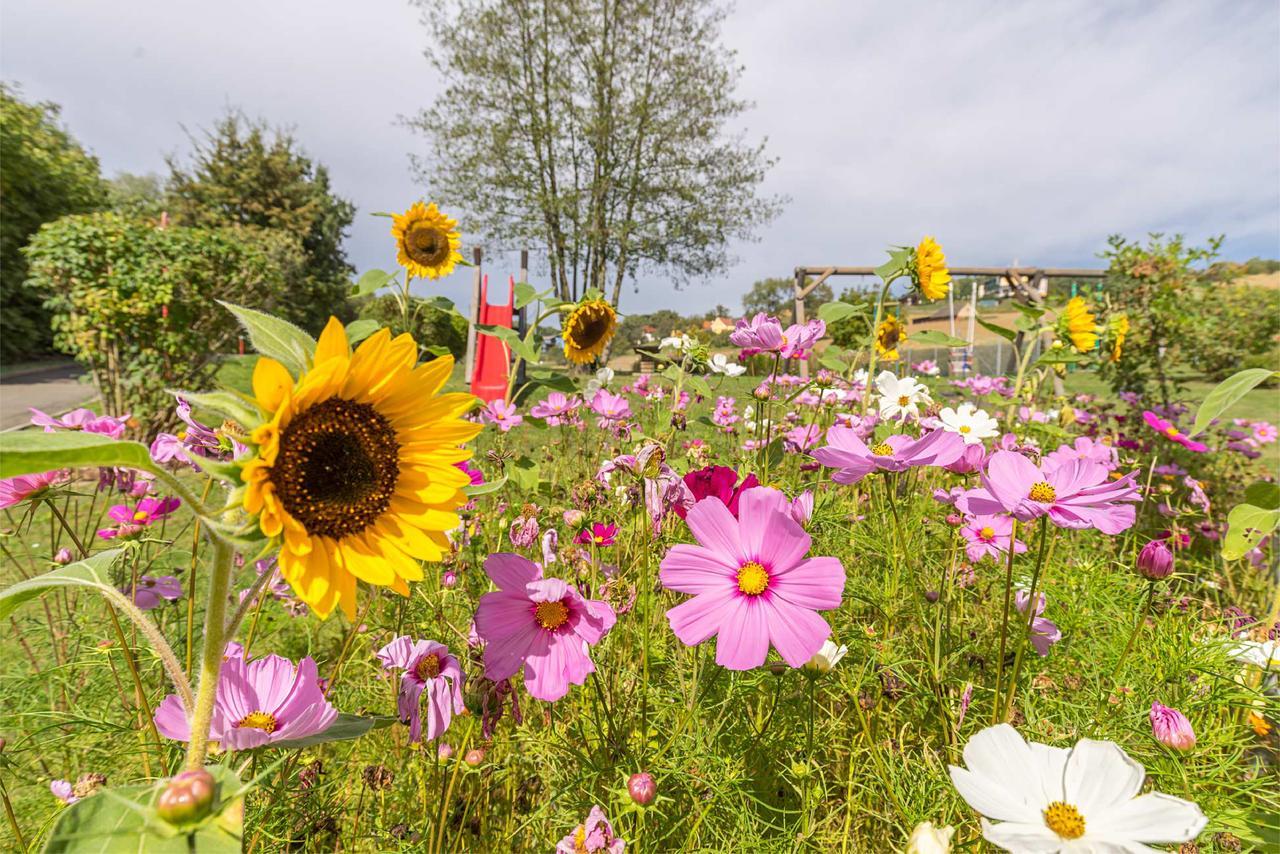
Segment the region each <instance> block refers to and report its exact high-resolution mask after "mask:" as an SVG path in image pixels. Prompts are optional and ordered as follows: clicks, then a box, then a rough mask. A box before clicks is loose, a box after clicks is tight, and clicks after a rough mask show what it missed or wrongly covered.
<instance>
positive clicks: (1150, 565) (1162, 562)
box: [1137, 540, 1173, 581]
mask: <svg viewBox="0 0 1280 854" xmlns="http://www.w3.org/2000/svg"><path fill="white" fill-rule="evenodd" d="M1137 569H1138V574H1139V575H1141V576H1142V577H1143V578H1147V579H1150V580H1151V581H1159V580H1160V579H1162V578H1168V577H1169V576H1170V575H1172V574H1173V552H1171V551H1169V546H1168V545H1166V544H1165V541H1164V540H1152V541H1151V542H1149V543H1147V544H1146V545H1145V546H1143V547H1142V551H1140V552H1138V566H1137Z"/></svg>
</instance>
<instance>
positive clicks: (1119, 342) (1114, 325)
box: [1107, 314, 1129, 362]
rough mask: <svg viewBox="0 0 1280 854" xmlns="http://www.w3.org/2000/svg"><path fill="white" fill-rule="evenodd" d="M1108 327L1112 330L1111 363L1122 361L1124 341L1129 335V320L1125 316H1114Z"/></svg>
mask: <svg viewBox="0 0 1280 854" xmlns="http://www.w3.org/2000/svg"><path fill="white" fill-rule="evenodd" d="M1107 326H1109V327H1110V329H1111V361H1113V362H1118V361H1120V356H1121V354H1122V353H1123V352H1124V339H1125V336H1127V335H1128V334H1129V318H1128V316H1127V315H1124V314H1116V315H1112V317H1111V319H1110V320H1109V321H1108V323H1107Z"/></svg>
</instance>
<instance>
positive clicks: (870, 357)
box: [860, 276, 898, 415]
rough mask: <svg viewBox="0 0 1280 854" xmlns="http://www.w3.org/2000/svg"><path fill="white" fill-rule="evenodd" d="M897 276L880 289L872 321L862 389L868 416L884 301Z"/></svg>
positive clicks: (863, 402)
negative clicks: (877, 336)
mask: <svg viewBox="0 0 1280 854" xmlns="http://www.w3.org/2000/svg"><path fill="white" fill-rule="evenodd" d="M897 278H898V277H897V276H890V277H889V278H888V279H885V282H884V287H883V288H881V289H880V296H879V297H877V298H876V313H875V317H874V318H873V319H872V321H871V346H870V348H869V349H868V351H867V381H866V383H864V384H863V387H862V412H861V413H860V414H862V415H866V414H867V407H868V406H870V405H871V384H872V383H873V382H875V378H876V377H875V374H876V361H877V359H876V357H877V355H878V354H877V353H876V333H877V332H878V331H879V329H880V321H881V320H883V319H884V300H885V297H887V296H889V286H890V285H892V284H893V283H894V281H895V280H896V279H897Z"/></svg>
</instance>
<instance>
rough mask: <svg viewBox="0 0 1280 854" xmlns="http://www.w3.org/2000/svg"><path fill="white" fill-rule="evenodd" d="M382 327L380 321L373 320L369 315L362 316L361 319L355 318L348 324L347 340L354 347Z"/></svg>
mask: <svg viewBox="0 0 1280 854" xmlns="http://www.w3.org/2000/svg"><path fill="white" fill-rule="evenodd" d="M380 328H381V325H380V324H379V323H378V321H376V320H371V319H369V318H367V317H364V318H361V319H360V320H353V321H352V322H350V323H348V324H347V342H348V343H350V344H351V346H353V347H354V346H355V345H356V344H359V343H360V342H361V341H363V340H364V339H366V338H368V337H369V336H370V335H372V334H373V333H375V332H377V331H378V330H379V329H380Z"/></svg>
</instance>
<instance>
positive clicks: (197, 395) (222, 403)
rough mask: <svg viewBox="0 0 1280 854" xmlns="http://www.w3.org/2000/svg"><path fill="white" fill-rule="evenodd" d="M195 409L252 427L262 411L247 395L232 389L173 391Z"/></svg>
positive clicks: (259, 420) (260, 417)
mask: <svg viewBox="0 0 1280 854" xmlns="http://www.w3.org/2000/svg"><path fill="white" fill-rule="evenodd" d="M172 393H173V394H176V395H181V396H182V398H183V399H184V400H186V401H187V403H190V404H191V405H192V406H193V407H194V408H195V409H197V410H206V411H209V412H213V413H215V414H216V415H218V416H219V417H220V418H230V419H231V420H232V421H235V422H237V423H239V424H240V426H242V427H249V428H252V427H253V426H254V425H256V424H258V423H259V422H261V421H262V418H263V416H262V413H261V412H260V411H259V410H258V407H257V405H256V404H255V403H254V401H253V400H251V399H250V398H248V397H245V396H244V395H242V394H238V393H236V392H233V391H174V392H172Z"/></svg>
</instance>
